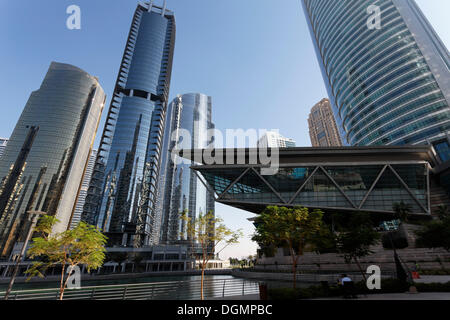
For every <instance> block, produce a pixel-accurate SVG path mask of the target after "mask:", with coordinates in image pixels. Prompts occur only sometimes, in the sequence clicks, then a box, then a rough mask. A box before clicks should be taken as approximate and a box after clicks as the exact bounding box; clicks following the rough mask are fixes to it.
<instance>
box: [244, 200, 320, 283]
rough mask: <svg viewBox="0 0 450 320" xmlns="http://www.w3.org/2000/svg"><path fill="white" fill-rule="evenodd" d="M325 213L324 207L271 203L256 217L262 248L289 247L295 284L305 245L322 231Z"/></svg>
mask: <svg viewBox="0 0 450 320" xmlns="http://www.w3.org/2000/svg"><path fill="white" fill-rule="evenodd" d="M322 217H323V213H322V211H321V210H317V209H316V210H313V211H312V212H309V210H308V209H307V208H302V207H294V208H286V207H277V206H269V207H267V208H266V209H265V210H264V211H263V212H262V213H261V214H260V215H259V216H258V217H257V218H256V221H255V228H256V233H255V235H254V236H253V237H252V240H253V241H256V242H257V243H258V244H259V246H260V247H261V248H270V247H287V248H289V251H290V256H291V259H292V269H293V272H292V274H293V277H294V282H293V284H294V288H295V286H296V274H297V263H298V259H299V257H300V256H301V255H302V254H303V251H304V248H305V246H306V245H307V244H308V243H311V242H312V241H313V239H314V237H316V235H317V234H318V233H319V232H320V230H321V227H322Z"/></svg>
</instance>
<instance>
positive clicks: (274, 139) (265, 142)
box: [258, 131, 295, 148]
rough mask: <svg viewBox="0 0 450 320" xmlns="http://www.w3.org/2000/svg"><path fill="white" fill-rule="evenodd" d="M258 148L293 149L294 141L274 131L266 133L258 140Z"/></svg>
mask: <svg viewBox="0 0 450 320" xmlns="http://www.w3.org/2000/svg"><path fill="white" fill-rule="evenodd" d="M258 148H295V141H294V140H292V139H290V138H285V137H283V136H282V135H281V134H279V133H278V132H276V131H267V132H265V133H264V134H263V135H262V136H261V137H260V138H259V140H258Z"/></svg>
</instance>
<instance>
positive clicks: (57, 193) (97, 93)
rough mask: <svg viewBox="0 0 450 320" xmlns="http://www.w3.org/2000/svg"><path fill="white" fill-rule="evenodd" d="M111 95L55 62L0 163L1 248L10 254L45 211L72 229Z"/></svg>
mask: <svg viewBox="0 0 450 320" xmlns="http://www.w3.org/2000/svg"><path fill="white" fill-rule="evenodd" d="M105 99H106V96H105V94H104V92H103V89H102V88H101V87H100V85H99V83H98V80H97V78H95V77H93V76H91V75H89V74H87V73H86V72H84V71H83V70H81V69H78V68H76V67H74V66H71V65H68V64H63V63H56V62H53V63H52V64H51V65H50V68H49V70H48V72H47V75H46V76H45V79H44V81H43V82H42V85H41V87H40V89H39V90H37V91H34V92H33V93H32V94H31V96H30V98H29V99H28V102H27V104H26V106H25V108H24V110H23V112H22V115H21V116H20V118H19V121H18V122H17V124H16V127H15V128H14V131H13V133H12V135H11V138H10V140H9V142H8V145H7V146H6V149H5V152H4V154H3V156H2V157H1V159H0V250H1V256H6V257H7V256H8V255H9V253H10V252H11V249H12V247H13V245H14V243H15V242H16V241H23V236H24V234H26V233H27V231H28V228H29V221H28V219H27V216H28V215H27V214H26V213H27V212H28V211H30V210H38V211H44V212H46V213H47V214H49V215H54V216H56V217H57V218H58V220H59V221H60V222H59V223H57V224H56V225H55V227H54V232H63V231H65V230H67V228H68V227H69V226H70V222H71V220H72V218H73V215H74V211H75V206H76V201H77V196H78V195H79V193H80V190H81V187H82V178H83V174H84V172H85V170H86V168H87V166H88V161H89V154H90V152H91V150H92V145H93V144H94V138H95V133H96V131H97V128H98V124H99V122H100V117H101V112H102V110H103V107H104V104H105Z"/></svg>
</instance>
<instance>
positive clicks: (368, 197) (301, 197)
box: [197, 162, 429, 214]
mask: <svg viewBox="0 0 450 320" xmlns="http://www.w3.org/2000/svg"><path fill="white" fill-rule="evenodd" d="M197 169H198V170H199V172H201V174H202V175H203V177H204V178H205V179H206V181H207V182H208V184H209V185H210V186H211V187H212V188H213V189H214V190H215V191H216V192H217V194H218V195H219V198H218V201H221V202H223V203H225V204H229V205H233V203H235V204H244V206H245V205H251V204H257V205H265V206H266V205H280V206H296V205H298V206H304V207H310V208H321V209H342V210H353V211H368V212H386V213H393V205H394V204H395V203H398V202H401V201H403V202H404V203H407V204H409V205H411V209H412V212H413V213H416V214H429V205H428V201H429V199H428V192H429V190H428V187H427V181H428V180H427V179H428V175H429V172H428V163H420V162H419V163H415V164H409V163H404V164H398V163H397V164H392V165H390V164H380V165H369V164H358V165H356V164H354V165H339V164H336V165H324V166H290V167H282V168H280V169H279V171H278V173H277V174H276V175H272V176H262V175H261V174H260V172H259V170H260V168H257V167H251V168H248V167H247V168H244V167H243V168H232V167H220V168H218V167H217V168H205V167H198V168H197ZM239 177H240V178H239Z"/></svg>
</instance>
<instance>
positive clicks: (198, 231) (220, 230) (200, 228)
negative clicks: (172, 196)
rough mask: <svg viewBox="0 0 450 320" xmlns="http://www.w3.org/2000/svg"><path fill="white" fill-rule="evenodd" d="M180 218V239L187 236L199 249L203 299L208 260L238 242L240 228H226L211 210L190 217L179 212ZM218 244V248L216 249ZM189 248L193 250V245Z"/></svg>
mask: <svg viewBox="0 0 450 320" xmlns="http://www.w3.org/2000/svg"><path fill="white" fill-rule="evenodd" d="M181 219H182V220H183V221H184V222H185V223H186V224H185V230H184V231H182V232H181V237H182V239H185V238H186V237H187V239H188V240H190V241H191V243H194V244H198V245H199V248H200V249H201V261H202V263H201V269H202V277H201V291H200V295H201V300H203V298H204V297H203V283H204V278H205V269H206V266H207V265H208V262H209V261H210V260H211V259H212V258H214V256H215V255H218V254H219V253H220V252H222V251H223V250H224V249H225V248H226V247H228V246H229V245H231V244H234V243H239V238H241V237H242V236H243V233H242V230H241V229H239V230H237V231H232V230H230V229H228V228H227V227H226V226H225V225H224V224H223V220H222V219H221V218H219V217H216V216H215V215H214V213H213V212H212V211H210V212H208V213H206V214H203V213H200V214H199V215H198V216H197V217H195V218H192V217H190V216H189V215H188V214H187V211H184V212H182V213H181ZM219 246H220V250H218V251H216V250H217V249H218V248H219ZM191 250H195V245H194V246H193V248H192V249H191Z"/></svg>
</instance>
